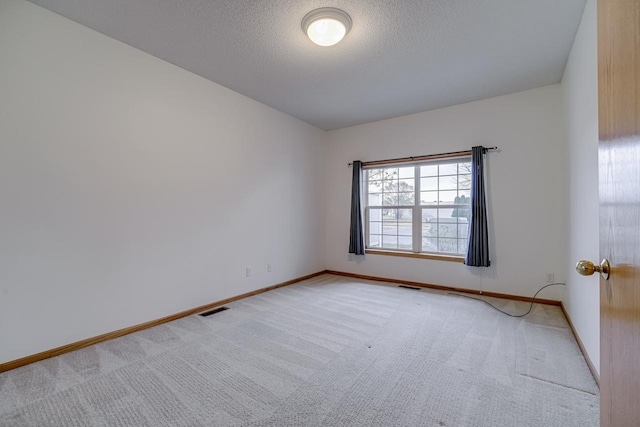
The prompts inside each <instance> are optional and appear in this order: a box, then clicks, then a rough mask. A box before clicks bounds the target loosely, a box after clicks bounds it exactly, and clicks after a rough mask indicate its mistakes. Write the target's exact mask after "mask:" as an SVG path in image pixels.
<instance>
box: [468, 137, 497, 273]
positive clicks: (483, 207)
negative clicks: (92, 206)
mask: <svg viewBox="0 0 640 427" xmlns="http://www.w3.org/2000/svg"><path fill="white" fill-rule="evenodd" d="M486 151H487V150H486V148H484V147H482V146H479V147H473V148H472V153H471V173H472V175H471V223H470V224H469V246H468V247H467V256H466V257H465V259H464V263H465V264H467V265H470V266H473V267H489V266H490V265H491V260H490V259H489V230H488V228H487V204H486V201H485V190H484V153H486Z"/></svg>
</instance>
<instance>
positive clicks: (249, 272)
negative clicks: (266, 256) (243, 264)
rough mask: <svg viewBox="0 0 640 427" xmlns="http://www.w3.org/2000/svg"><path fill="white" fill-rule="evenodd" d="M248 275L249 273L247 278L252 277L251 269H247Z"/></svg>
mask: <svg viewBox="0 0 640 427" xmlns="http://www.w3.org/2000/svg"><path fill="white" fill-rule="evenodd" d="M246 273H247V277H251V269H250V268H249V267H247V271H246Z"/></svg>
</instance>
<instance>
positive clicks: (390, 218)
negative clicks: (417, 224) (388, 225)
mask: <svg viewBox="0 0 640 427" xmlns="http://www.w3.org/2000/svg"><path fill="white" fill-rule="evenodd" d="M382 220H383V221H384V222H394V223H395V222H396V209H383V210H382Z"/></svg>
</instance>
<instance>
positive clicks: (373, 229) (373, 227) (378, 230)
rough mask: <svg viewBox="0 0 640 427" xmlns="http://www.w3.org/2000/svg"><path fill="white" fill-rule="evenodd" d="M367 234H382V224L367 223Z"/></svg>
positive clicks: (375, 222)
mask: <svg viewBox="0 0 640 427" xmlns="http://www.w3.org/2000/svg"><path fill="white" fill-rule="evenodd" d="M369 234H382V223H381V222H377V221H371V222H369Z"/></svg>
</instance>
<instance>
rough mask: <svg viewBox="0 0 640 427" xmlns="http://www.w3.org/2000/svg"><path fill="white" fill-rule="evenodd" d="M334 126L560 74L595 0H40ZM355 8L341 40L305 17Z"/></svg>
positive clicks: (416, 109) (492, 92)
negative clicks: (311, 34) (316, 30)
mask: <svg viewBox="0 0 640 427" xmlns="http://www.w3.org/2000/svg"><path fill="white" fill-rule="evenodd" d="M32 2H33V3H36V4H38V5H40V6H43V7H45V8H47V9H50V10H52V11H54V12H57V13H59V14H60V15H63V16H65V17H67V18H69V19H71V20H73V21H76V22H79V23H81V24H83V25H85V26H87V27H89V28H92V29H94V30H97V31H99V32H101V33H104V34H106V35H108V36H111V37H113V38H115V39H118V40H120V41H122V42H124V43H127V44H129V45H131V46H134V47H136V48H138V49H141V50H143V51H145V52H148V53H150V54H152V55H154V56H157V57H159V58H162V59H164V60H166V61H169V62H171V63H173V64H176V65H178V66H180V67H182V68H185V69H187V70H189V71H192V72H194V73H196V74H199V75H201V76H203V77H205V78H207V79H209V80H212V81H214V82H216V83H219V84H221V85H223V86H226V87H228V88H230V89H232V90H234V91H236V92H239V93H242V94H244V95H246V96H248V97H251V98H253V99H255V100H257V101H260V102H262V103H264V104H267V105H270V106H271V107H274V108H276V109H278V110H281V111H283V112H285V113H288V114H290V115H292V116H295V117H298V118H299V119H302V120H304V121H307V122H309V123H312V124H314V125H316V126H319V127H321V128H323V129H327V130H329V129H337V128H342V127H346V126H351V125H355V124H360V123H366V122H371V121H375V120H380V119H384V118H389V117H394V116H399V115H403V114H408V113H415V112H419V111H425V110H430V109H434V108H439V107H444V106H449V105H454V104H460V103H463V102H468V101H473V100H478V99H483V98H488V97H492V96H497V95H502V94H506V93H512V92H517V91H521V90H526V89H531V88H534V87H538V86H543V85H547V84H553V83H557V82H559V81H560V79H561V77H562V73H563V71H564V67H565V64H566V61H567V57H568V55H569V51H570V49H571V45H572V43H573V39H574V36H575V34H576V31H577V28H578V25H579V23H580V19H581V17H582V12H583V10H584V6H585V3H586V0H397V1H396V0H352V1H348V0H342V1H340V0H327V1H317V0H180V1H178V0H173V1H170V0H108V1H106V0H32ZM325 6H333V7H338V8H341V9H343V10H344V11H346V12H347V13H349V14H350V15H351V18H352V19H353V28H352V29H351V32H350V33H349V34H347V36H346V37H345V39H344V40H343V41H342V42H341V43H339V44H337V45H336V46H333V47H328V48H323V47H319V46H316V45H314V44H313V43H311V41H309V39H308V38H307V37H306V36H305V35H304V34H303V32H302V30H301V28H300V22H301V20H302V17H303V16H304V15H305V14H306V13H307V12H309V11H311V10H313V9H315V8H318V7H325Z"/></svg>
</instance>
